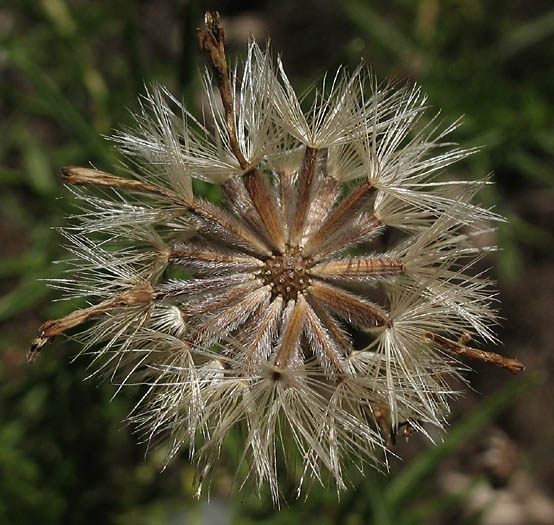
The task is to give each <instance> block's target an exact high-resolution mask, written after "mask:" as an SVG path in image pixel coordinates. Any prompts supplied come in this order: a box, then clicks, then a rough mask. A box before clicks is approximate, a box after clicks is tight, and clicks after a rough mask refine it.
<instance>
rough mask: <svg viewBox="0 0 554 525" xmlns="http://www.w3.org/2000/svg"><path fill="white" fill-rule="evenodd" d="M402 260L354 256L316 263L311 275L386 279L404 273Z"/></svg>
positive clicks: (323, 277) (361, 279)
mask: <svg viewBox="0 0 554 525" xmlns="http://www.w3.org/2000/svg"><path fill="white" fill-rule="evenodd" d="M404 271H405V269H404V261H403V260H402V259H392V258H389V259H387V258H384V257H356V258H351V259H341V260H338V261H327V262H322V263H319V264H316V265H315V266H314V267H313V268H311V270H310V274H311V275H315V276H316V277H319V278H320V279H325V280H333V281H341V282H345V283H348V282H354V281H357V282H358V281H362V282H363V281H368V280H373V279H387V278H389V277H395V276H397V275H400V274H401V273H404Z"/></svg>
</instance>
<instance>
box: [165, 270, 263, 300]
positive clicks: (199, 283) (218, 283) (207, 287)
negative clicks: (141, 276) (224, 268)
mask: <svg viewBox="0 0 554 525" xmlns="http://www.w3.org/2000/svg"><path fill="white" fill-rule="evenodd" d="M254 279H255V276H254V275H253V274H251V273H237V274H233V275H227V276H225V277H214V278H213V279H183V280H180V279H179V280H178V279H175V280H172V281H169V282H167V283H165V284H162V285H160V286H158V287H157V288H156V298H157V299H165V298H167V297H179V296H186V298H187V299H188V298H190V297H192V296H194V295H196V294H208V293H211V292H222V291H224V290H229V288H231V287H233V286H238V285H242V284H247V283H253V282H254Z"/></svg>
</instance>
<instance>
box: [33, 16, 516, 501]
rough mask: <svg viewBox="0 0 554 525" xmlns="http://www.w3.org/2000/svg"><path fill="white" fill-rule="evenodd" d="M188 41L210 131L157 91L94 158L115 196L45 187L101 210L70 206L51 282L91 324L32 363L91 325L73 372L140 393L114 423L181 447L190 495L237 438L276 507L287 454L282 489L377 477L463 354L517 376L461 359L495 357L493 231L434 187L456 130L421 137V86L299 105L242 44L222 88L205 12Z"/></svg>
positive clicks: (50, 326) (322, 90) (338, 79)
mask: <svg viewBox="0 0 554 525" xmlns="http://www.w3.org/2000/svg"><path fill="white" fill-rule="evenodd" d="M199 36H200V41H201V45H202V49H203V51H204V52H205V53H206V56H207V57H208V62H209V65H210V68H211V71H212V74H213V76H212V75H211V74H210V73H209V72H208V73H207V76H206V79H205V87H206V93H207V96H208V106H209V115H210V118H211V119H212V124H211V125H212V126H213V130H212V129H211V128H209V127H208V126H207V125H204V124H202V123H201V122H199V121H198V120H197V119H196V118H195V117H194V116H193V115H192V114H191V113H189V111H188V110H187V109H186V108H185V107H183V106H182V105H181V104H180V103H179V102H178V101H177V100H176V99H175V98H174V97H172V96H171V95H170V94H169V93H168V92H167V91H166V90H165V89H163V88H160V87H155V88H153V89H151V90H148V91H147V92H146V95H145V96H144V97H143V98H142V100H141V103H140V104H141V105H140V111H139V113H138V114H137V115H136V127H135V129H134V130H133V131H128V132H122V133H119V134H117V135H116V136H115V137H114V138H113V140H114V141H115V142H116V143H117V145H118V146H119V149H120V150H121V151H122V152H123V153H124V154H125V155H126V156H127V158H128V160H129V164H128V172H129V177H128V178H125V177H118V176H115V175H111V174H108V173H104V172H101V171H96V170H91V169H85V168H76V167H69V168H65V169H64V170H63V178H64V179H65V181H66V182H68V183H69V184H72V185H75V186H79V185H82V186H90V185H92V186H97V187H100V188H102V190H103V191H102V192H101V193H100V194H95V195H92V194H90V193H89V192H88V191H81V190H80V189H78V188H77V189H75V190H74V194H75V197H76V198H77V199H78V200H79V201H80V203H81V208H82V211H81V213H80V214H79V215H77V216H76V217H74V221H73V225H72V226H69V227H68V228H67V229H65V230H64V232H63V234H64V236H65V237H66V239H67V241H68V243H69V250H70V251H71V253H72V254H73V256H74V258H73V259H72V261H71V264H72V268H71V269H70V272H71V273H72V275H69V277H68V278H67V279H62V280H59V281H56V282H55V283H54V284H55V285H57V286H59V287H61V288H62V289H64V290H65V291H66V292H67V293H68V295H69V296H70V297H88V298H89V299H90V301H91V304H92V306H90V307H88V308H85V309H82V310H77V311H75V312H73V313H72V314H70V315H68V316H66V317H64V318H62V319H58V320H55V321H48V322H47V323H45V324H44V325H43V326H42V327H41V331H40V334H39V337H38V338H37V340H36V341H35V342H34V345H33V348H32V351H31V357H34V356H35V355H36V354H37V352H38V351H40V349H41V348H42V347H43V346H44V345H45V344H46V343H47V342H49V341H51V340H52V338H54V337H55V336H56V335H59V334H62V333H64V332H65V331H66V330H68V329H70V328H73V327H75V326H78V325H82V324H83V323H85V322H88V321H91V323H90V324H87V325H86V329H85V330H84V331H83V332H82V333H81V335H80V337H81V340H82V352H83V353H90V354H92V355H93V360H94V362H95V363H96V364H97V365H98V367H97V370H98V371H99V372H101V373H102V374H104V375H106V376H108V377H110V378H112V379H114V380H115V381H116V382H117V383H118V384H119V385H121V386H123V385H126V384H137V383H138V384H142V385H146V386H147V394H146V395H145V396H144V398H143V399H142V400H141V401H140V402H139V404H138V405H137V407H136V409H135V410H134V411H133V414H132V416H131V417H132V419H133V420H134V421H135V422H136V423H137V424H138V426H139V428H141V429H143V431H144V433H145V437H146V439H147V440H149V441H150V440H151V439H153V438H154V437H156V436H158V435H161V436H165V437H167V438H168V439H169V452H168V459H169V458H171V457H172V456H173V455H174V454H175V453H177V451H179V450H180V449H181V448H183V447H184V446H187V447H188V449H189V450H190V453H191V456H192V458H193V460H194V461H196V462H197V463H198V465H199V468H200V472H201V478H202V479H203V478H204V477H205V476H206V475H207V473H208V472H209V471H210V470H211V468H212V467H213V465H214V463H215V462H216V461H217V458H218V456H219V453H220V450H221V446H222V444H223V442H224V440H225V439H226V437H227V435H228V433H229V432H230V431H231V430H232V429H233V428H235V427H240V428H241V429H242V433H243V439H244V441H243V443H244V455H243V461H245V462H246V463H247V465H248V468H247V472H248V476H251V477H253V478H254V479H255V480H256V481H257V483H258V484H263V483H266V482H267V483H269V486H270V487H271V491H272V494H273V497H274V498H275V500H278V498H279V488H278V487H279V485H278V479H277V471H278V470H279V465H281V463H282V461H281V460H282V459H283V458H285V459H286V458H289V457H290V456H293V457H296V458H297V459H299V461H300V462H301V463H302V464H303V469H304V474H303V475H302V476H301V481H300V484H302V483H303V482H304V481H305V480H306V479H308V478H310V477H312V478H315V479H317V480H320V479H322V477H321V476H322V474H323V472H324V471H325V472H327V473H328V474H329V475H330V476H331V477H332V478H333V479H334V480H335V481H336V484H337V487H338V489H342V488H344V486H345V474H344V464H345V463H348V462H349V460H350V459H354V461H355V464H356V466H357V467H358V468H362V465H363V463H364V462H365V463H371V464H376V465H379V463H380V462H382V461H383V458H384V455H383V453H382V452H383V450H384V449H385V448H386V447H387V446H388V445H389V444H390V441H391V436H393V435H394V433H395V432H396V431H397V430H398V428H399V427H400V426H401V425H405V424H408V425H410V428H415V429H417V430H421V431H423V432H426V430H425V429H426V428H427V426H428V425H434V426H437V427H440V428H442V426H443V425H444V422H445V417H446V415H447V413H448V401H449V399H450V398H451V397H452V396H453V395H454V394H455V392H454V391H453V390H452V387H451V386H449V383H448V379H449V377H451V376H455V377H458V376H459V374H460V371H461V370H462V369H463V368H464V365H462V363H461V362H460V361H459V358H460V357H461V356H466V357H469V358H473V359H475V358H477V359H481V360H485V361H488V362H491V363H493V364H496V365H498V366H503V367H506V368H509V369H511V370H512V371H518V370H520V369H521V368H522V365H521V364H520V363H518V362H517V361H514V360H509V359H505V358H502V357H501V356H499V355H497V354H491V353H487V352H483V351H482V350H478V349H475V348H470V347H469V346H467V343H468V342H469V340H470V338H471V337H472V336H474V337H478V338H481V339H483V340H485V341H494V340H495V338H494V334H493V332H492V327H493V326H494V324H495V322H496V314H495V312H494V309H493V308H492V305H491V303H492V302H493V301H494V293H492V292H491V288H490V282H489V281H488V280H487V279H486V278H485V277H484V276H483V275H481V274H478V273H476V272H475V271H473V265H474V263H475V262H476V261H477V260H479V259H480V258H481V256H482V255H483V253H486V251H487V250H489V249H491V248H484V247H483V245H482V243H480V245H479V248H477V247H475V243H474V240H475V239H476V238H477V237H478V236H479V235H481V234H483V233H487V232H489V231H490V229H489V226H487V223H488V222H490V221H497V220H501V218H500V217H498V216H497V215H496V214H494V213H493V212H492V211H491V210H488V209H485V208H482V207H480V206H478V205H476V204H472V202H471V200H472V198H473V196H474V194H475V193H476V191H477V190H478V189H479V188H480V187H481V186H482V185H483V184H485V182H482V181H480V182H475V181H455V180H448V181H447V182H444V181H443V180H442V179H440V178H438V175H439V174H440V173H441V172H442V171H443V169H445V168H447V167H448V166H449V165H450V164H452V163H454V162H457V161H459V160H461V159H463V158H465V157H467V156H468V155H470V154H472V153H473V152H474V150H464V149H460V148H458V147H455V146H453V145H452V144H450V143H447V142H446V137H447V135H448V134H449V133H451V132H452V131H453V130H454V129H455V128H456V127H457V125H458V122H456V123H454V124H453V125H450V126H447V127H446V128H445V127H441V126H440V125H438V124H437V123H436V122H435V119H433V118H431V119H428V118H427V116H426V115H425V112H426V100H425V97H424V96H423V95H422V94H421V92H420V89H419V88H417V87H408V88H400V89H398V88H396V87H395V86H390V85H384V86H381V85H378V84H377V83H376V82H375V80H374V79H373V78H372V76H371V75H370V74H369V73H368V72H367V71H366V69H365V68H364V67H363V66H360V67H359V68H358V69H356V70H355V71H354V73H352V74H348V73H347V72H346V71H344V70H339V71H338V72H337V73H336V74H335V75H334V76H333V77H326V78H325V79H324V81H323V84H322V85H321V87H319V88H316V89H315V90H313V91H312V92H310V93H309V94H307V95H305V96H304V97H303V98H302V99H299V98H298V97H297V95H296V93H295V91H294V90H293V88H292V86H291V84H290V82H289V80H288V78H287V76H286V74H285V72H284V68H283V65H282V64H281V62H280V60H278V61H277V67H274V65H273V62H272V60H271V58H270V54H269V52H268V51H265V52H263V51H262V50H261V49H260V48H259V47H258V45H257V44H256V43H255V42H254V41H251V42H250V44H249V48H248V57H247V59H246V63H245V64H244V67H243V68H242V73H239V72H238V69H236V70H234V71H233V72H231V73H230V74H229V72H228V68H227V63H226V59H225V52H224V34H223V29H222V27H221V25H220V24H219V18H218V17H217V15H216V14H210V15H209V16H208V18H207V26H206V28H204V29H202V30H199ZM213 82H215V84H216V87H217V88H218V91H219V95H218V94H217V92H215V91H214V90H213V89H212V83H213ZM219 97H220V98H219ZM309 99H313V103H312V104H311V106H309V107H308V109H307V111H305V110H304V109H303V106H304V102H305V101H306V100H309ZM194 178H196V179H200V180H203V181H206V182H209V183H211V184H214V185H219V186H220V187H221V189H222V194H223V204H222V205H221V206H216V205H214V204H212V203H209V202H206V201H204V200H201V199H200V198H198V197H197V196H196V195H195V194H194V191H193V186H192V179H194ZM469 334H471V335H469ZM360 341H365V342H364V343H360ZM116 378H118V379H116Z"/></svg>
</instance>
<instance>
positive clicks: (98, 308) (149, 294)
mask: <svg viewBox="0 0 554 525" xmlns="http://www.w3.org/2000/svg"><path fill="white" fill-rule="evenodd" d="M155 299H156V293H155V291H154V290H153V289H152V287H151V286H150V284H149V283H145V284H144V285H143V286H142V287H140V288H137V289H135V290H130V291H128V292H124V293H120V294H117V295H114V296H113V297H110V298H109V299H106V300H105V301H102V302H100V303H98V304H95V305H93V306H89V307H88V308H82V309H80V310H74V311H73V312H71V313H70V314H68V315H66V316H65V317H62V318H60V319H55V320H52V321H46V322H45V323H44V324H43V325H42V326H41V327H40V329H39V332H40V335H39V337H37V338H36V339H35V340H34V341H33V344H32V346H31V350H30V351H29V353H28V354H27V359H28V361H29V362H32V361H34V360H35V358H36V356H37V355H38V353H39V352H40V351H41V349H42V348H43V347H44V345H45V344H46V343H48V342H50V341H51V340H52V339H53V338H54V337H56V336H57V335H60V334H63V333H64V332H66V331H67V330H69V329H70V328H73V327H75V326H78V325H80V324H82V323H85V322H87V321H88V320H89V319H93V318H95V317H98V316H100V315H102V314H104V313H106V312H109V311H110V310H113V309H115V308H121V307H124V306H136V305H144V304H149V303H151V302H152V301H154V300H155Z"/></svg>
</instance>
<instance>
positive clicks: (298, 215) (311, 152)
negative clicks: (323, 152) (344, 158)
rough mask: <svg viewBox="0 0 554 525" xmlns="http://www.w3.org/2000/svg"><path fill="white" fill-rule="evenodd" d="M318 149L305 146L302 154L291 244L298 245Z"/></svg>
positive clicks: (310, 191)
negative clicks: (302, 159)
mask: <svg viewBox="0 0 554 525" xmlns="http://www.w3.org/2000/svg"><path fill="white" fill-rule="evenodd" d="M317 157H318V150H317V149H314V148H310V147H307V148H306V152H305V155H304V162H303V164H302V170H301V171H300V176H299V177H298V200H297V201H296V210H295V214H294V217H293V224H292V228H291V232H290V242H291V244H292V245H293V246H296V245H298V241H299V240H300V235H301V233H302V227H303V226H304V221H305V220H306V214H307V213H308V208H309V206H310V203H311V200H312V199H311V196H312V191H313V185H314V178H315V175H316V162H317Z"/></svg>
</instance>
